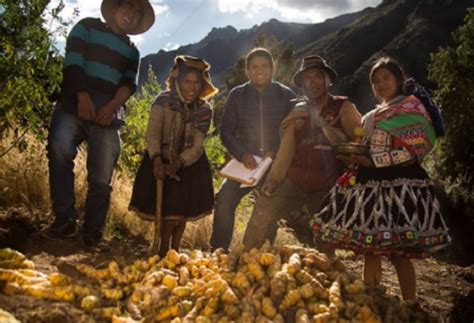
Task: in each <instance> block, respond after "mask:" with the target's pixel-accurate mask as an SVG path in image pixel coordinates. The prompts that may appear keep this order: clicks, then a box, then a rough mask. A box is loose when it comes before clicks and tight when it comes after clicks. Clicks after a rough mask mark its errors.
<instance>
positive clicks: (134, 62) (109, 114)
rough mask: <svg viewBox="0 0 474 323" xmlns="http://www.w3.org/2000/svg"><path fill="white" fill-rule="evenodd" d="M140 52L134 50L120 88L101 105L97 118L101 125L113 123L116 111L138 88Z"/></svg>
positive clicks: (96, 120)
mask: <svg viewBox="0 0 474 323" xmlns="http://www.w3.org/2000/svg"><path fill="white" fill-rule="evenodd" d="M139 58H140V54H139V53H138V50H136V49H135V50H134V53H133V57H132V58H131V60H130V62H129V64H128V67H127V69H126V70H125V72H124V74H123V76H122V79H121V80H120V82H119V84H118V86H119V87H118V89H117V90H116V91H115V95H114V97H113V98H112V100H110V101H109V102H107V103H106V104H105V105H104V106H103V107H101V108H100V109H99V111H98V113H97V117H96V118H95V122H97V123H98V124H100V125H103V126H108V125H110V124H111V123H112V120H113V118H114V115H115V113H116V112H117V111H118V109H120V107H121V106H122V105H124V104H125V102H127V100H128V99H129V98H130V97H131V96H132V94H133V93H135V90H136V89H137V84H136V81H135V80H136V77H137V71H138V61H139Z"/></svg>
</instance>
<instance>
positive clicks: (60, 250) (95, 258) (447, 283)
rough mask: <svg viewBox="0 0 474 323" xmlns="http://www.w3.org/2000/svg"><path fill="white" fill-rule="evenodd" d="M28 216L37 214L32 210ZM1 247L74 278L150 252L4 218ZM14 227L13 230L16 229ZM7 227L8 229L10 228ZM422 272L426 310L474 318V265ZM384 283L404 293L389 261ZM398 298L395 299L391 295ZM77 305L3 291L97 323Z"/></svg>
mask: <svg viewBox="0 0 474 323" xmlns="http://www.w3.org/2000/svg"><path fill="white" fill-rule="evenodd" d="M28 218H29V220H31V219H34V218H35V214H33V213H31V214H29V215H28ZM0 224H1V226H0V230H2V231H0V247H4V246H5V244H6V243H8V244H9V246H10V247H13V248H15V249H17V250H19V251H20V252H22V253H24V254H25V255H27V257H28V258H29V259H31V260H32V261H33V262H34V263H35V266H36V268H37V269H39V270H41V271H43V272H45V273H50V272H54V271H59V272H62V273H65V274H68V275H69V276H71V277H72V278H73V279H77V280H80V279H83V276H81V275H80V274H79V273H78V272H77V271H76V270H75V268H74V265H75V264H78V263H85V264H89V265H94V266H95V267H104V266H105V265H106V264H107V263H108V262H110V261H111V260H115V261H117V262H118V263H119V264H130V263H132V262H133V261H134V260H136V259H139V258H144V257H147V256H148V255H149V254H148V242H146V241H145V240H143V239H140V238H137V237H133V236H130V235H128V234H127V233H126V232H121V233H120V234H118V235H117V236H116V237H114V238H113V239H111V240H109V241H107V244H106V247H105V248H104V249H102V250H101V251H98V250H90V249H87V248H86V247H85V246H84V245H83V244H82V242H81V240H80V238H74V239H69V240H64V241H61V242H50V241H45V240H43V239H42V238H40V237H39V236H38V234H37V232H35V231H37V230H38V228H39V227H38V225H36V224H35V225H32V226H31V225H30V226H29V225H20V224H19V223H17V222H15V224H16V225H17V228H15V229H12V228H13V226H12V225H11V223H10V224H9V228H10V230H9V231H8V229H7V227H6V226H5V225H6V224H5V222H3V223H2V222H1V221H0ZM12 230H13V231H12ZM7 231H8V232H7ZM343 261H344V263H345V264H346V266H347V268H348V269H349V270H350V271H353V272H357V273H359V274H360V273H361V272H362V267H363V261H362V258H361V257H350V258H346V259H344V260H343ZM414 264H415V267H416V273H417V279H418V280H417V281H418V285H417V290H418V295H419V302H420V305H421V307H422V308H423V310H424V311H426V312H427V313H428V314H429V315H430V316H431V317H432V319H430V320H429V321H437V322H456V323H457V322H473V321H474V266H470V267H461V266H458V265H454V264H449V263H446V262H443V261H440V260H437V259H434V258H430V259H425V260H414ZM382 281H383V285H384V286H385V287H386V288H387V292H388V294H389V295H400V290H399V288H398V282H397V277H396V273H395V271H394V269H393V267H392V266H391V265H390V263H388V262H387V261H384V263H383V280H382ZM392 299H393V298H392ZM77 305H78V304H69V303H62V302H51V301H45V300H41V299H36V298H33V297H27V296H6V295H3V294H0V308H1V309H3V310H6V311H8V312H10V313H11V314H13V315H14V316H15V317H16V318H17V319H18V320H20V321H22V322H55V323H60V322H93V321H94V319H93V318H92V317H90V316H88V315H87V314H86V313H85V312H83V311H82V310H80V309H79V307H78V306H77Z"/></svg>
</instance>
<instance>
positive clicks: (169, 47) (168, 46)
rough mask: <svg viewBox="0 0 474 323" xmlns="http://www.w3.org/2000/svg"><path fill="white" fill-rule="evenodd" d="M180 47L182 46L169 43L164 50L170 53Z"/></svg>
mask: <svg viewBox="0 0 474 323" xmlns="http://www.w3.org/2000/svg"><path fill="white" fill-rule="evenodd" d="M179 46H181V45H179V44H176V43H172V42H167V43H166V44H165V46H164V47H163V49H164V50H166V51H168V52H169V51H170V50H175V49H177V48H178V47H179Z"/></svg>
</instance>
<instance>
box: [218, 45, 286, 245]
mask: <svg viewBox="0 0 474 323" xmlns="http://www.w3.org/2000/svg"><path fill="white" fill-rule="evenodd" d="M274 70H275V66H274V62H273V57H272V55H271V54H270V52H269V51H268V50H266V49H264V48H255V49H253V50H251V51H250V52H249V53H248V55H247V57H246V74H247V77H248V78H249V82H247V83H245V84H243V85H240V86H237V87H235V88H234V89H232V90H231V91H230V93H229V96H228V98H227V101H226V104H225V107H224V113H223V116H222V123H221V139H222V143H223V144H224V146H225V147H226V148H227V150H228V151H229V152H230V154H231V155H232V156H233V157H235V158H236V159H237V160H239V161H240V162H241V163H243V164H244V165H245V167H247V168H248V169H254V168H255V167H257V162H256V161H255V158H254V157H253V155H256V156H261V157H265V156H271V157H274V156H275V154H276V152H277V151H278V146H279V144H280V139H279V134H278V128H279V125H280V123H281V122H282V121H283V119H284V118H285V117H286V115H287V114H288V112H289V111H290V109H291V102H290V101H291V100H292V99H293V98H294V93H293V92H292V91H291V89H289V88H288V87H286V86H284V85H282V84H280V83H277V82H273V81H272V76H273V72H274ZM251 190H252V188H247V187H246V188H241V187H240V183H238V182H235V181H232V180H228V179H227V180H225V181H224V183H223V184H222V187H221V189H220V191H219V193H218V194H217V202H216V207H215V211H214V223H213V232H212V237H211V245H212V247H213V248H214V249H216V248H224V249H228V248H229V245H230V242H231V240H232V233H233V229H234V220H235V208H236V207H237V205H238V204H239V202H240V200H241V199H242V198H243V197H244V196H245V195H246V194H248V193H249V192H250V191H251Z"/></svg>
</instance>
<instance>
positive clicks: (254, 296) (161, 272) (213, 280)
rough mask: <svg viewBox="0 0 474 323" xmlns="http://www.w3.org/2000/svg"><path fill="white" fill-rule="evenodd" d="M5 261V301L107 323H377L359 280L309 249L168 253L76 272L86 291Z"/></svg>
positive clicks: (6, 254) (0, 276) (3, 255)
mask: <svg viewBox="0 0 474 323" xmlns="http://www.w3.org/2000/svg"><path fill="white" fill-rule="evenodd" d="M8 259H11V261H13V259H22V260H21V261H20V260H16V262H15V263H16V264H17V265H15V266H13V265H9V267H8V268H5V267H0V282H2V281H3V282H4V283H5V284H4V287H3V293H4V294H7V295H13V294H27V295H31V296H35V297H41V298H46V299H50V300H57V301H67V302H75V304H77V305H78V306H80V307H81V308H82V309H83V310H84V311H86V312H88V313H90V314H91V315H93V316H95V317H97V318H102V319H110V320H112V322H135V321H146V322H149V321H163V322H173V323H178V322H285V321H293V320H294V321H295V322H298V323H303V322H381V319H380V317H379V316H378V315H377V314H376V313H377V308H376V306H375V303H374V300H373V298H372V297H371V296H369V295H368V294H367V293H366V290H365V286H364V283H363V282H362V281H361V280H360V278H358V276H356V275H353V274H350V273H348V272H347V271H346V270H345V267H344V265H343V263H342V262H341V261H340V260H337V259H336V260H333V259H330V258H328V257H327V256H326V255H325V254H323V253H320V252H318V251H317V250H315V249H308V248H302V247H295V246H285V247H280V248H275V249H272V248H271V247H270V245H269V244H268V243H267V244H265V245H264V246H263V247H262V248H261V249H260V250H257V249H252V250H250V251H248V252H244V251H243V250H241V249H238V248H237V249H235V250H233V251H231V252H230V253H229V254H226V253H225V252H224V251H223V250H221V249H219V250H216V251H215V252H213V253H212V254H210V255H205V254H204V253H203V252H201V251H199V250H194V251H192V252H190V253H189V254H185V253H178V252H176V251H174V250H170V251H169V252H168V254H167V255H166V257H165V258H163V259H161V261H160V259H159V257H158V256H153V257H150V258H148V259H147V260H137V261H135V262H134V263H133V264H131V265H128V266H124V267H120V266H119V265H118V264H117V262H115V261H112V262H110V263H109V264H108V266H107V267H106V268H103V269H96V268H93V267H91V266H88V265H84V264H80V265H77V266H76V269H77V270H78V271H79V272H80V273H82V274H83V275H85V276H87V277H88V278H89V279H88V280H89V282H90V285H89V286H88V287H86V286H81V285H77V284H73V283H72V282H71V279H70V278H69V277H68V276H65V275H63V274H60V273H52V274H50V275H46V274H43V273H41V272H39V271H35V270H34V268H33V266H32V263H31V262H27V265H22V264H24V263H25V261H27V260H26V258H25V257H24V256H23V255H21V254H20V253H18V252H16V251H13V250H6V249H3V250H0V262H3V261H7V260H8ZM12 263H13V262H12ZM23 266H29V267H27V268H25V267H23ZM0 288H1V285H0Z"/></svg>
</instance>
